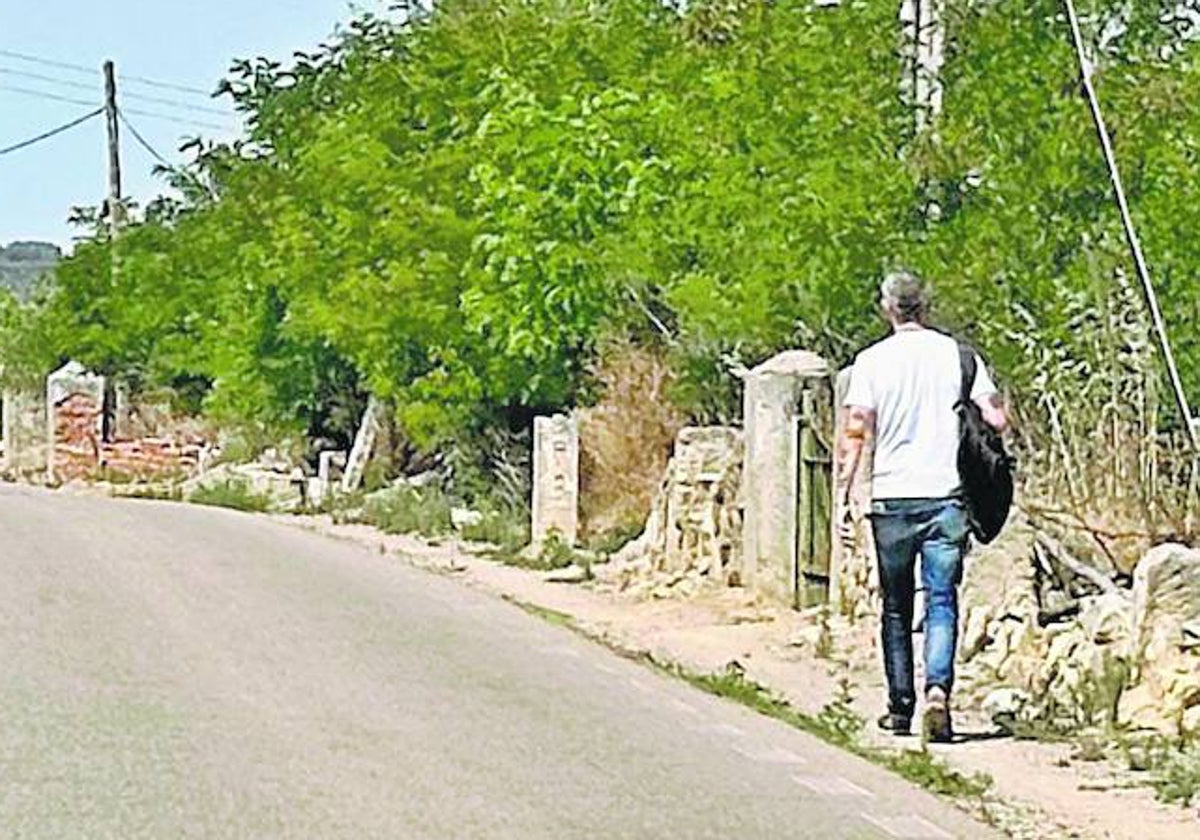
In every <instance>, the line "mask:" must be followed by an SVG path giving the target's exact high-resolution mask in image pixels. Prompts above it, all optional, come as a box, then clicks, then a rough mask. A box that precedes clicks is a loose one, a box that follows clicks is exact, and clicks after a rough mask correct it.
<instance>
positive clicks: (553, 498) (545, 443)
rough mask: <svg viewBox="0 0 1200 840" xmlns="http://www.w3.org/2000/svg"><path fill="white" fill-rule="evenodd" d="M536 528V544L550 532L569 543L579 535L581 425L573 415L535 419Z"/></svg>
mask: <svg viewBox="0 0 1200 840" xmlns="http://www.w3.org/2000/svg"><path fill="white" fill-rule="evenodd" d="M532 512H533V527H532V538H533V544H534V545H535V546H538V545H541V544H542V543H543V542H545V540H546V539H547V538H548V537H549V536H550V535H551V534H557V535H558V538H559V539H561V540H562V541H563V542H565V543H566V544H567V545H575V541H576V539H577V538H578V536H579V426H578V423H577V422H576V419H575V417H574V416H568V415H565V414H556V415H554V416H553V417H535V418H534V420H533V511H532Z"/></svg>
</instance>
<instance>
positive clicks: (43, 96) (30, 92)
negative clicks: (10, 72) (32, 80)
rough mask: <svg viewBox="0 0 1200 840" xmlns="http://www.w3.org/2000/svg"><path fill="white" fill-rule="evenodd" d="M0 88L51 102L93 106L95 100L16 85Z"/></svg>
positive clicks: (1, 86)
mask: <svg viewBox="0 0 1200 840" xmlns="http://www.w3.org/2000/svg"><path fill="white" fill-rule="evenodd" d="M0 90H6V91H9V92H10V93H20V94H22V95H24V96H32V97H34V98H36V99H49V100H51V101H53V102H67V103H70V104H71V105H82V106H84V107H85V108H95V107H96V102H95V100H92V101H91V102H87V101H84V100H82V99H72V98H70V97H68V96H59V95H57V94H54V93H47V92H46V91H44V90H32V89H30V88H25V87H17V86H16V85H0Z"/></svg>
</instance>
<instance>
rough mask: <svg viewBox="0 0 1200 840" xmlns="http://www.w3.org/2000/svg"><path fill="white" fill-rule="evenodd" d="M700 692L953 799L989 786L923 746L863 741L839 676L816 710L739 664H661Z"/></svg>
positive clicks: (988, 780) (989, 782)
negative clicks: (895, 747) (720, 668)
mask: <svg viewBox="0 0 1200 840" xmlns="http://www.w3.org/2000/svg"><path fill="white" fill-rule="evenodd" d="M665 670H666V671H667V672H669V673H671V674H673V675H675V676H677V677H680V678H682V679H684V680H685V681H687V682H688V683H691V684H692V685H694V686H696V687H697V688H701V689H703V690H704V691H707V692H709V693H711V694H716V695H718V696H720V697H725V698H728V699H730V700H733V701H736V702H738V703H741V704H742V705H744V706H748V707H749V708H751V709H754V710H755V711H757V712H760V713H762V714H765V715H769V716H770V717H773V718H776V719H777V720H781V721H783V722H784V723H787V724H789V725H791V726H794V727H796V728H797V729H800V730H802V731H804V732H807V733H809V734H810V735H815V736H816V737H818V738H820V739H821V740H823V741H825V742H826V743H829V744H832V745H834V746H836V747H841V748H842V749H845V750H847V751H849V752H851V753H854V754H855V755H857V756H859V757H861V758H865V759H867V760H868V761H871V762H873V763H875V764H879V765H881V766H883V767H886V768H887V769H889V770H891V771H892V772H894V773H896V774H897V775H899V776H901V777H903V778H905V779H907V780H908V781H910V782H913V783H914V784H917V785H920V786H921V787H923V788H925V789H927V790H931V791H933V792H934V793H938V794H941V795H943V796H947V797H950V798H953V799H975V800H978V799H982V797H983V796H984V795H985V794H986V793H987V792H988V791H989V790H990V789H991V787H992V779H991V777H989V776H987V775H986V774H982V773H977V774H973V775H969V776H968V775H965V774H963V773H960V772H959V771H957V770H954V769H953V768H951V767H949V766H947V765H946V764H945V763H944V762H942V761H941V760H939V759H938V758H937V757H936V756H934V755H933V754H932V753H930V752H929V751H928V750H925V749H920V750H903V751H901V752H894V751H891V750H886V749H883V748H880V747H871V746H867V745H865V744H863V743H862V742H861V740H860V736H861V733H862V728H863V720H862V718H861V717H859V715H858V714H856V713H855V712H854V710H853V708H852V702H853V694H852V686H851V685H850V682H849V681H848V680H845V679H843V680H842V682H841V683H839V686H838V693H837V696H835V697H834V699H833V700H832V701H831V702H830V703H828V704H826V706H825V707H824V708H823V709H822V710H821V711H820V713H818V714H816V715H809V714H805V713H804V712H801V711H799V710H797V709H795V708H793V707H792V706H791V705H790V704H789V703H788V702H787V701H786V700H783V699H782V698H780V697H778V696H777V695H775V694H774V693H772V692H771V691H769V690H768V689H766V688H764V687H763V686H761V685H759V684H758V683H755V682H753V681H751V680H748V679H746V677H745V675H744V674H743V673H742V671H741V669H738V668H731V669H727V670H726V671H725V672H723V673H720V674H694V673H691V672H689V671H686V670H685V669H682V668H680V667H678V666H675V667H671V668H666V669H665Z"/></svg>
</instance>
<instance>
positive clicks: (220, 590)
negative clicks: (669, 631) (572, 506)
mask: <svg viewBox="0 0 1200 840" xmlns="http://www.w3.org/2000/svg"><path fill="white" fill-rule="evenodd" d="M0 529H2V533H3V541H2V546H3V547H2V548H0V551H2V552H3V553H2V555H0V837H3V838H55V840H65V839H66V838H88V839H89V840H97V839H98V838H120V840H131V838H183V837H187V838H193V837H195V838H222V840H224V838H356V840H357V838H511V840H539V839H540V838H547V840H550V838H553V840H571V839H572V838H589V840H592V838H614V840H615V839H616V838H656V840H657V839H658V838H681V840H700V839H701V838H737V840H752V838H769V839H770V840H779V839H780V838H838V840H842V838H945V837H963V838H986V837H989V836H991V835H989V834H988V832H987V830H986V829H984V828H982V827H981V826H979V825H977V824H975V823H973V822H971V821H970V820H969V819H967V818H966V817H965V816H963V815H961V814H959V813H958V812H957V811H956V810H954V809H953V808H951V807H949V806H947V805H945V804H943V803H941V802H939V801H937V800H936V799H934V798H933V797H931V796H929V795H927V794H925V793H923V792H921V791H918V790H916V789H914V788H912V787H910V786H909V785H907V784H906V783H904V782H902V781H900V780H898V779H896V778H894V777H892V776H890V775H888V774H886V773H884V772H883V771H881V770H879V769H877V768H875V767H873V766H871V765H869V764H866V763H864V762H862V761H859V760H857V759H854V758H852V757H849V756H846V755H843V754H841V753H840V752H838V751H836V750H833V749H831V748H828V747H826V746H825V745H823V744H821V743H819V742H817V741H815V740H814V739H812V738H810V737H808V736H806V735H804V734H802V733H799V732H796V731H794V730H792V729H789V728H788V727H786V726H784V725H782V724H779V723H777V722H775V721H772V720H769V719H766V718H762V717H759V716H757V715H754V714H752V713H751V712H749V711H747V710H746V709H743V708H741V707H738V706H736V705H733V704H731V703H728V702H725V701H722V700H719V699H717V698H714V697H710V696H707V695H705V694H703V693H701V692H698V691H696V690H693V689H691V688H689V687H688V686H686V685H683V684H680V683H678V682H676V681H673V680H670V679H667V678H664V677H661V676H659V675H657V674H655V673H653V672H651V671H649V670H647V669H645V668H642V667H640V666H638V665H636V664H634V663H632V662H628V661H625V660H622V659H620V658H618V657H616V656H614V655H612V654H611V653H609V652H608V651H606V650H605V649H603V648H601V647H599V646H597V645H594V644H592V643H590V642H588V641H586V640H583V639H580V638H578V637H576V636H575V635H573V634H572V633H571V632H570V631H568V630H565V629H563V628H559V627H555V626H552V625H550V624H547V623H545V622H543V621H541V620H539V619H536V618H534V617H531V616H529V615H526V614H525V613H524V612H522V611H521V610H519V609H518V608H516V607H514V606H511V605H509V604H506V603H504V602H500V601H496V600H493V599H491V598H489V597H488V596H486V595H484V594H482V593H479V592H476V591H473V590H470V589H468V588H466V587H464V586H462V585H461V584H460V583H457V582H455V581H454V580H452V579H447V578H442V577H438V576H435V575H431V574H428V573H425V572H421V571H418V570H415V569H412V568H410V567H408V566H405V565H403V564H401V563H397V562H396V561H395V560H389V559H387V558H385V557H381V556H379V555H378V554H376V553H373V552H370V551H366V550H364V549H362V548H358V547H355V546H352V545H349V544H345V543H341V542H337V541H334V540H330V539H327V538H323V537H319V536H316V535H313V534H309V533H305V532H303V531H301V530H299V529H293V528H290V527H287V526H282V525H278V524H274V523H271V522H268V521H264V520H262V519H255V518H252V517H248V516H243V515H240V514H235V513H232V512H227V511H219V510H211V509H204V508H196V507H189V506H184V505H174V504H162V503H151V502H112V501H106V500H100V499H89V498H80V497H72V496H66V495H53V494H49V493H43V492H39V491H33V490H27V489H17V488H0Z"/></svg>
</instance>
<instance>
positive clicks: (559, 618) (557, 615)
mask: <svg viewBox="0 0 1200 840" xmlns="http://www.w3.org/2000/svg"><path fill="white" fill-rule="evenodd" d="M504 600H506V601H508V602H509V603H511V604H516V605H517V606H518V607H520V608H521V609H523V610H524V611H525V612H527V613H529V614H530V615H532V616H536V617H538V618H540V619H541V620H542V621H545V622H546V623H547V624H553V625H554V626H556V627H566V628H568V629H571V630H576V631H578V630H579V627H578V625H576V623H575V617H574V616H573V615H571V614H569V613H565V612H559V611H558V610H552V609H550V608H549V607H541V606H538V605H537V604H531V603H529V602H527V601H520V600H518V599H516V598H512V597H508V596H505V598H504Z"/></svg>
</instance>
